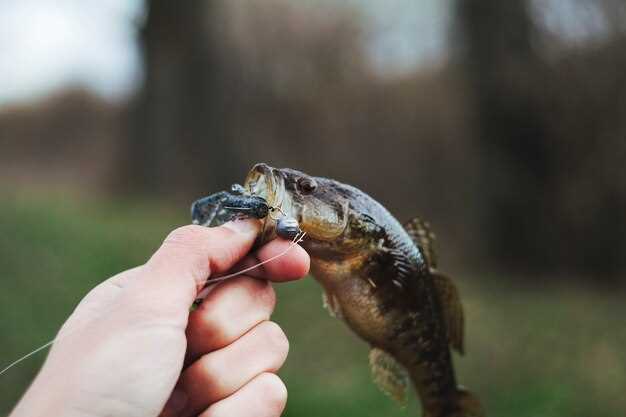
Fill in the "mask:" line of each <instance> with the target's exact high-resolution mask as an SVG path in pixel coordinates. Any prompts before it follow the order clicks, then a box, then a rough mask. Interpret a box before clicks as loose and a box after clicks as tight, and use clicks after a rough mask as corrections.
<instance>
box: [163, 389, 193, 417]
mask: <svg viewBox="0 0 626 417" xmlns="http://www.w3.org/2000/svg"><path fill="white" fill-rule="evenodd" d="M187 398H188V397H187V393H185V391H182V390H179V389H175V390H174V391H173V392H172V395H170V399H169V400H167V402H166V403H165V407H163V413H161V416H175V415H178V413H180V412H181V411H183V409H184V408H185V406H186V405H187Z"/></svg>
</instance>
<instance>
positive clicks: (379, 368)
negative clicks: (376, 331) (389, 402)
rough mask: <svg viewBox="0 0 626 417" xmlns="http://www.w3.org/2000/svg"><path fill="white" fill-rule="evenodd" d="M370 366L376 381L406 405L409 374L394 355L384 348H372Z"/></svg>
mask: <svg viewBox="0 0 626 417" xmlns="http://www.w3.org/2000/svg"><path fill="white" fill-rule="evenodd" d="M370 366H371V368H372V376H373V377H374V382H376V385H378V388H380V389H381V390H382V391H383V392H384V393H385V394H387V395H389V396H390V397H391V398H393V399H394V400H395V401H396V402H398V403H399V404H400V405H402V406H405V405H406V399H407V394H406V393H407V389H408V386H409V374H408V372H407V371H406V369H405V368H404V367H403V366H402V365H400V364H399V363H398V361H396V360H395V359H394V358H393V356H391V355H390V354H388V353H387V352H385V351H384V350H382V349H379V348H372V350H370Z"/></svg>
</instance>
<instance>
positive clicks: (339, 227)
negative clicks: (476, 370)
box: [194, 163, 485, 417]
mask: <svg viewBox="0 0 626 417" xmlns="http://www.w3.org/2000/svg"><path fill="white" fill-rule="evenodd" d="M236 188H237V189H238V190H240V193H244V194H245V195H247V196H254V197H260V198H262V199H263V200H264V201H265V202H266V203H267V204H268V207H272V208H279V209H280V212H281V213H282V214H283V215H285V216H288V217H290V218H293V219H295V220H296V221H297V222H298V225H299V227H300V229H301V230H302V231H303V232H305V233H306V239H304V240H303V241H302V243H301V245H302V246H303V247H304V249H305V250H306V251H307V252H308V253H309V255H310V258H311V275H313V277H314V278H315V279H316V280H317V281H318V282H319V283H320V284H321V286H322V288H323V299H324V306H325V307H326V308H327V309H328V310H329V312H330V314H331V315H332V316H334V317H337V318H338V319H341V320H342V321H344V322H345V323H346V324H347V326H348V327H349V328H350V329H351V330H352V331H353V332H354V333H355V334H356V335H357V336H358V337H360V338H361V339H362V340H364V341H365V342H367V343H368V344H369V345H370V353H369V362H370V366H371V370H372V375H373V379H374V381H375V382H376V383H377V385H378V386H379V387H380V388H381V389H382V390H383V391H384V392H385V393H387V394H388V395H389V396H391V397H392V398H393V399H395V400H397V401H398V402H400V403H404V402H405V401H406V397H407V391H408V389H409V386H410V381H412V383H413V386H414V387H415V390H416V392H417V395H418V397H419V399H420V402H421V405H422V416H423V417H484V416H485V412H484V410H483V408H482V406H481V403H480V401H479V400H478V398H477V397H476V396H475V395H474V394H472V393H471V392H469V391H468V390H466V389H465V388H462V387H461V386H459V385H458V384H457V380H456V375H455V371H454V366H453V362H452V355H451V350H452V349H453V350H455V351H457V352H458V353H460V354H463V353H464V316H463V308H462V305H461V301H460V295H459V292H458V290H457V288H456V286H455V284H454V283H453V281H452V280H451V279H450V278H449V277H448V276H447V275H445V274H443V273H441V272H439V270H438V268H437V258H436V254H435V251H434V234H433V233H432V231H431V230H430V227H429V225H428V223H426V222H425V221H423V220H421V219H420V218H414V219H411V220H410V221H409V222H407V223H405V224H404V225H402V224H401V223H400V222H398V220H396V218H395V217H394V216H393V215H392V214H391V213H390V212H389V211H388V210H387V209H385V208H384V207H383V206H382V205H381V204H380V203H379V202H377V201H376V200H375V199H373V198H372V197H370V196H369V195H367V194H366V193H365V192H363V191H361V190H359V189H358V188H356V187H353V186H351V185H348V184H343V183H341V182H339V181H336V180H333V179H329V178H323V177H315V176H310V175H307V174H305V173H303V172H300V171H297V170H294V169H290V168H273V167H271V166H269V165H267V164H264V163H259V164H256V165H255V166H254V167H253V168H252V169H251V170H250V172H249V173H248V175H247V177H246V179H245V182H244V184H243V186H242V187H241V188H240V187H236ZM199 201H201V200H199ZM197 206H198V202H196V203H195V204H194V210H195V211H196V212H197V213H200V212H201V211H202V210H199V209H198V207H197ZM194 222H197V223H199V224H202V223H203V219H194ZM277 223H278V219H276V218H274V217H273V216H267V217H265V218H264V219H263V225H264V226H263V230H262V232H261V234H260V236H259V238H258V244H262V243H264V242H267V241H269V240H272V239H274V238H276V236H277Z"/></svg>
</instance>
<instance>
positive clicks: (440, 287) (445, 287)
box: [431, 270, 465, 355]
mask: <svg viewBox="0 0 626 417" xmlns="http://www.w3.org/2000/svg"><path fill="white" fill-rule="evenodd" d="M431 276H432V277H433V282H434V284H435V290H436V291H437V295H438V296H439V302H440V304H441V310H442V312H443V317H444V321H445V323H446V329H447V333H448V342H449V343H450V346H452V348H453V349H454V350H456V351H457V352H459V353H460V354H461V355H462V354H463V353H464V351H465V346H464V341H463V339H464V336H463V333H464V329H463V328H464V325H465V319H464V317H463V305H462V304H461V297H460V296H459V291H458V290H457V289H456V285H454V282H452V280H451V279H450V278H449V277H447V276H445V275H443V274H441V273H439V272H437V271H432V270H431Z"/></svg>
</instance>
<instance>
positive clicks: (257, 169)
mask: <svg viewBox="0 0 626 417" xmlns="http://www.w3.org/2000/svg"><path fill="white" fill-rule="evenodd" d="M244 188H245V189H246V191H247V192H249V193H250V194H252V195H256V196H259V197H262V198H264V199H265V201H267V204H268V205H269V206H270V208H273V209H276V210H277V209H280V211H281V212H282V213H288V212H290V211H291V210H290V209H291V207H290V204H289V201H290V199H289V198H286V197H287V193H286V191H285V181H284V178H283V176H282V175H281V174H280V172H279V170H277V169H275V168H272V167H270V166H269V165H267V164H264V163H260V164H256V165H255V166H253V167H252V169H251V170H250V172H248V176H247V177H246V180H245V182H244ZM278 214H280V213H276V215H278ZM276 215H275V214H273V210H272V209H270V214H269V215H268V216H267V217H266V218H265V219H264V220H263V231H262V233H261V235H260V237H259V241H260V242H261V243H264V242H267V241H269V240H271V239H273V238H274V237H276Z"/></svg>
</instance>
